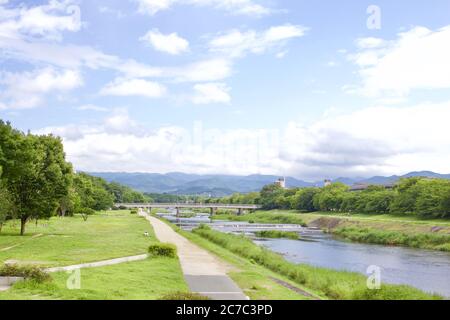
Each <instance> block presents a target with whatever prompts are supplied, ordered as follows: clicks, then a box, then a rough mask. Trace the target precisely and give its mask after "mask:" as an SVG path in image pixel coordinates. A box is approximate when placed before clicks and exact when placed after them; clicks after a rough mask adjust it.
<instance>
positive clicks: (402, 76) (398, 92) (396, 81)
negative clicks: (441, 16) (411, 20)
mask: <svg viewBox="0 0 450 320" xmlns="http://www.w3.org/2000/svg"><path fill="white" fill-rule="evenodd" d="M357 46H358V48H359V49H360V51H359V52H357V53H356V54H352V55H350V56H349V58H350V60H351V61H353V62H354V63H355V64H356V65H357V66H358V67H359V74H360V75H361V78H362V81H363V84H362V86H361V87H360V88H358V90H357V92H360V93H362V94H365V95H367V96H371V97H374V96H381V95H390V96H406V95H408V94H409V93H410V92H411V91H412V90H419V89H420V90H426V89H448V88H450V26H446V27H444V28H441V29H438V30H436V31H433V30H429V29H427V28H424V27H415V28H413V29H411V30H409V31H407V32H403V33H400V34H398V38H397V39H396V40H393V41H386V40H382V39H375V38H365V39H359V40H358V41H357Z"/></svg>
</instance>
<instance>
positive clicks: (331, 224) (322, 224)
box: [308, 217, 345, 230]
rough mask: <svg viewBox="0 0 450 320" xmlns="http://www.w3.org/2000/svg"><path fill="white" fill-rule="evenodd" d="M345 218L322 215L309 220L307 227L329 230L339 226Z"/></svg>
mask: <svg viewBox="0 0 450 320" xmlns="http://www.w3.org/2000/svg"><path fill="white" fill-rule="evenodd" d="M343 222H345V220H343V219H339V218H328V217H322V218H318V219H316V220H313V221H311V222H310V223H309V224H308V227H312V228H319V229H326V230H331V229H335V228H337V227H339V226H340V225H341V224H342V223H343Z"/></svg>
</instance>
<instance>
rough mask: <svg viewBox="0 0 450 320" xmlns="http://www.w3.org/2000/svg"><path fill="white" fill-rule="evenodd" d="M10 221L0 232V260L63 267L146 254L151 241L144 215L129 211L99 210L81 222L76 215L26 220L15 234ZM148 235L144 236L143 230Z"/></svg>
mask: <svg viewBox="0 0 450 320" xmlns="http://www.w3.org/2000/svg"><path fill="white" fill-rule="evenodd" d="M18 228H19V224H18V223H17V222H16V223H14V222H10V223H9V224H7V225H6V226H5V227H4V228H3V231H2V233H1V234H0V263H2V262H5V261H7V260H18V261H20V262H24V263H33V264H38V265H40V266H43V267H49V266H66V265H72V264H79V263H85V262H93V261H100V260H106V259H111V258H118V257H126V256H132V255H138V254H143V253H146V251H147V248H148V245H149V244H150V242H151V241H152V240H154V236H153V231H152V228H151V226H150V224H149V223H148V221H146V220H145V219H144V218H142V217H138V216H136V215H131V214H130V213H129V211H111V212H101V213H98V214H96V215H93V216H90V217H89V219H88V220H87V221H84V220H83V219H82V218H81V217H80V216H75V217H66V218H63V219H61V218H57V217H54V218H52V219H50V220H49V221H39V223H38V225H37V226H36V225H35V224H34V223H31V222H30V223H29V225H28V227H27V233H26V235H25V236H23V237H21V236H19V235H18V230H19V229H18ZM145 231H147V232H149V233H150V237H144V232H145Z"/></svg>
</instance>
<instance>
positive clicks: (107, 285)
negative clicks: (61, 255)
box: [0, 258, 189, 300]
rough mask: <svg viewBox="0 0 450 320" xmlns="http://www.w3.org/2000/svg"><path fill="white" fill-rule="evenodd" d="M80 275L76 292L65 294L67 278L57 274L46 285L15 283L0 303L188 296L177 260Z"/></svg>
mask: <svg viewBox="0 0 450 320" xmlns="http://www.w3.org/2000/svg"><path fill="white" fill-rule="evenodd" d="M80 275H81V283H80V284H81V289H80V290H69V289H68V288H67V285H66V283H67V280H68V279H69V276H70V274H68V273H65V272H58V273H55V274H52V277H53V280H52V281H51V282H49V283H44V284H37V283H34V282H32V281H25V282H20V283H17V284H15V285H14V286H13V287H12V288H11V289H10V290H8V291H6V292H0V300H39V299H41V300H53V299H55V300H157V299H160V298H161V297H162V296H164V295H165V294H171V293H175V292H189V290H188V287H187V284H186V283H185V281H184V278H183V275H182V272H181V268H180V265H179V262H178V259H170V258H149V259H147V260H144V261H138V262H130V263H124V264H118V265H114V266H108V267H101V268H89V269H81V274H80Z"/></svg>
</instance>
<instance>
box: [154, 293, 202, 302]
mask: <svg viewBox="0 0 450 320" xmlns="http://www.w3.org/2000/svg"><path fill="white" fill-rule="evenodd" d="M159 300H172V301H183V300H210V299H209V298H208V297H205V296H201V295H199V294H197V293H186V292H175V293H169V294H166V295H164V296H162V297H161V298H160V299H159Z"/></svg>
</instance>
